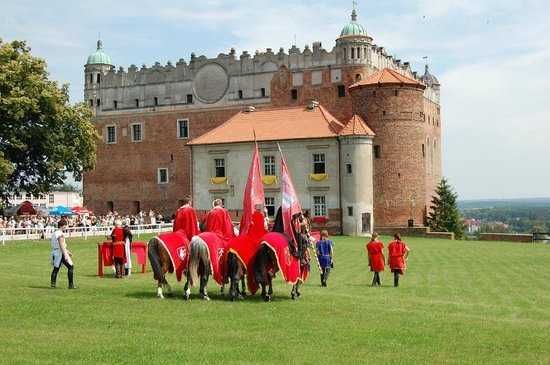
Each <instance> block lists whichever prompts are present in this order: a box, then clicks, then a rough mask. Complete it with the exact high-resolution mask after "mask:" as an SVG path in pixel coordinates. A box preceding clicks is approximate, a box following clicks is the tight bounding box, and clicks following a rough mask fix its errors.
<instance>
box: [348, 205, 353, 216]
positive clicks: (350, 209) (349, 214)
mask: <svg viewBox="0 0 550 365" xmlns="http://www.w3.org/2000/svg"><path fill="white" fill-rule="evenodd" d="M348 217H353V207H348Z"/></svg>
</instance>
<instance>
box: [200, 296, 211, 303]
mask: <svg viewBox="0 0 550 365" xmlns="http://www.w3.org/2000/svg"><path fill="white" fill-rule="evenodd" d="M202 300H204V301H207V302H209V301H210V297H209V296H208V295H203V297H202Z"/></svg>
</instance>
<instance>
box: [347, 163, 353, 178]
mask: <svg viewBox="0 0 550 365" xmlns="http://www.w3.org/2000/svg"><path fill="white" fill-rule="evenodd" d="M352 173H353V168H352V167H351V164H350V163H347V164H346V174H348V175H351V174H352Z"/></svg>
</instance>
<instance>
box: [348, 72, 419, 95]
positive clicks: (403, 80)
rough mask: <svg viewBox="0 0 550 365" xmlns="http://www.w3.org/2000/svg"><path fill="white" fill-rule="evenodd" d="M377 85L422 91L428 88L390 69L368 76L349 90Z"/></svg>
mask: <svg viewBox="0 0 550 365" xmlns="http://www.w3.org/2000/svg"><path fill="white" fill-rule="evenodd" d="M375 85H396V86H404V85H407V86H416V87H419V88H422V89H425V88H426V86H425V85H423V84H422V83H420V82H418V81H417V80H415V79H411V78H409V77H407V76H403V75H401V74H400V73H399V72H397V71H395V70H392V69H389V68H385V69H383V70H380V71H378V72H376V73H374V74H372V75H370V76H368V77H367V78H366V79H364V80H362V81H359V82H357V83H355V84H353V85H351V86H350V87H349V88H350V90H352V89H355V88H361V87H364V86H375Z"/></svg>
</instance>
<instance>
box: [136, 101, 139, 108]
mask: <svg viewBox="0 0 550 365" xmlns="http://www.w3.org/2000/svg"><path fill="white" fill-rule="evenodd" d="M136 108H139V99H136Z"/></svg>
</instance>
